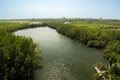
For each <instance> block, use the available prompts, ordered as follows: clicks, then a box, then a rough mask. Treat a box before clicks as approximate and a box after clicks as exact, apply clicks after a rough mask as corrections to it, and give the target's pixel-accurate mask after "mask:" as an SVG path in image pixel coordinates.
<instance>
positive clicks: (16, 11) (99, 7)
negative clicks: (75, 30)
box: [0, 0, 120, 19]
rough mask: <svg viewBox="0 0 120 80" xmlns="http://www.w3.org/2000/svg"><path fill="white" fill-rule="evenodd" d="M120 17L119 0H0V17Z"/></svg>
mask: <svg viewBox="0 0 120 80" xmlns="http://www.w3.org/2000/svg"><path fill="white" fill-rule="evenodd" d="M62 17H67V18H105V19H120V0H0V19H25V18H62Z"/></svg>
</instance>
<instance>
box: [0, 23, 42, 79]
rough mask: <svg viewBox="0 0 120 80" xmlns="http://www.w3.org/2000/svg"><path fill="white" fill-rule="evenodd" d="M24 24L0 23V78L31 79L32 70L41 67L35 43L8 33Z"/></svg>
mask: <svg viewBox="0 0 120 80" xmlns="http://www.w3.org/2000/svg"><path fill="white" fill-rule="evenodd" d="M25 25H26V24H18V23H17V24H16V23H15V24H14V23H0V80H33V71H34V70H35V69H36V68H39V67H41V64H40V61H39V59H38V51H36V47H37V44H36V43H34V42H33V40H32V39H31V38H25V37H20V36H16V35H14V34H12V33H10V32H11V31H14V30H18V29H22V28H25ZM26 27H28V25H27V26H26ZM39 53H40V52H39Z"/></svg>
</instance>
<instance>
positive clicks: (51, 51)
mask: <svg viewBox="0 0 120 80" xmlns="http://www.w3.org/2000/svg"><path fill="white" fill-rule="evenodd" d="M15 34H16V35H20V36H26V37H31V38H32V39H33V40H34V41H35V42H37V43H39V48H40V49H41V50H42V54H40V56H41V57H42V60H41V62H42V65H43V68H42V69H37V70H36V71H35V77H36V80H93V75H94V73H95V71H94V68H93V65H94V64H95V63H96V62H104V63H106V62H107V61H106V60H105V59H104V58H103V56H102V53H103V51H102V50H98V49H94V48H89V47H87V46H85V45H82V44H81V43H78V42H75V41H73V40H71V39H69V38H67V37H65V36H63V35H61V34H59V33H58V32H57V31H56V30H54V29H52V28H49V27H39V28H32V29H25V30H19V31H16V32H15Z"/></svg>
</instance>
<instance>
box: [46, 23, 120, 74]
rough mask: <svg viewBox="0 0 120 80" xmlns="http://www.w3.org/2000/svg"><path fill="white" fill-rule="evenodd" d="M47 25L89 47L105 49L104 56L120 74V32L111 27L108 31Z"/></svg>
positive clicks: (60, 24) (65, 25) (53, 24)
mask: <svg viewBox="0 0 120 80" xmlns="http://www.w3.org/2000/svg"><path fill="white" fill-rule="evenodd" d="M47 24H48V26H50V27H51V28H55V29H56V30H57V31H58V32H59V33H61V34H63V35H66V36H68V37H69V38H72V39H74V40H76V41H78V42H81V43H83V44H86V45H87V46H89V47H94V48H98V49H104V56H105V57H106V58H107V59H108V60H109V61H110V64H111V65H113V64H114V65H116V66H117V69H116V71H117V70H118V71H117V72H120V30H117V29H111V28H110V27H108V29H101V28H89V27H88V26H79V27H78V26H74V25H71V23H70V24H64V23H63V22H49V23H47ZM93 24H94V23H93ZM103 26H104V25H103ZM117 72H116V74H117V75H119V76H120V73H117Z"/></svg>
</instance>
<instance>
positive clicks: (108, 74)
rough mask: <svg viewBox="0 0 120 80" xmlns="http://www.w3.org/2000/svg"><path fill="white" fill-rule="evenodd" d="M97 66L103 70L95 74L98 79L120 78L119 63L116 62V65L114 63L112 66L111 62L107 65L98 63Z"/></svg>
mask: <svg viewBox="0 0 120 80" xmlns="http://www.w3.org/2000/svg"><path fill="white" fill-rule="evenodd" d="M96 66H98V67H99V69H100V70H101V72H100V73H96V74H95V78H96V79H97V80H105V79H107V80H120V73H119V69H120V64H119V63H116V64H114V65H113V64H112V65H111V66H110V64H109V65H108V66H107V65H105V64H103V63H96Z"/></svg>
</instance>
